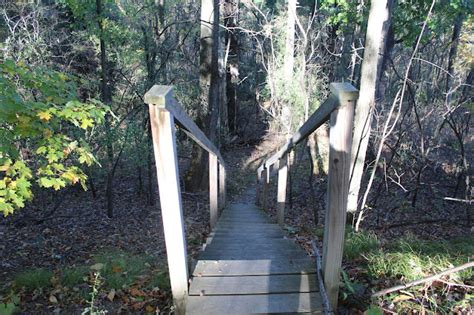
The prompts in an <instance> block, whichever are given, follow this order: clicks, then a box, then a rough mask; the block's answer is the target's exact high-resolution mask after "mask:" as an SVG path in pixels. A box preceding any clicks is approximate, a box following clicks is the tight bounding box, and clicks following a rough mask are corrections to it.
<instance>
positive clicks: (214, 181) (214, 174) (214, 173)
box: [209, 154, 219, 229]
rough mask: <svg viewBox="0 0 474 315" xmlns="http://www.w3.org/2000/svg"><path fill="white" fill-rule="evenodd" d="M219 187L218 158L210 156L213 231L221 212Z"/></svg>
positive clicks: (210, 201) (210, 199)
mask: <svg viewBox="0 0 474 315" xmlns="http://www.w3.org/2000/svg"><path fill="white" fill-rule="evenodd" d="M218 199H219V187H218V166H217V156H215V155H214V154H209V211H210V215H211V219H210V224H211V229H212V228H213V227H214V226H215V225H216V223H217V217H218V210H219V200H218Z"/></svg>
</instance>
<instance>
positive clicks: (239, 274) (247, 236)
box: [186, 203, 323, 314]
mask: <svg viewBox="0 0 474 315" xmlns="http://www.w3.org/2000/svg"><path fill="white" fill-rule="evenodd" d="M192 276H193V278H192V282H191V285H190V286H189V297H188V300H187V305H186V313H187V314H250V313H263V314H267V313H307V312H313V313H315V312H321V311H322V310H323V309H322V300H321V295H320V293H319V285H318V280H317V276H316V264H315V263H314V262H313V261H312V259H311V258H310V257H309V256H308V255H307V254H306V252H305V251H304V250H303V249H302V248H301V247H299V246H298V245H296V244H295V243H294V241H293V240H291V239H288V238H286V237H285V233H283V230H282V229H281V228H280V227H279V226H278V225H277V224H274V223H271V221H270V219H269V218H268V217H267V215H266V214H265V213H263V211H261V210H260V209H258V208H257V207H255V206H254V205H252V204H241V203H240V204H239V203H235V204H231V205H229V206H228V207H227V208H226V209H225V210H224V211H223V212H222V214H221V216H220V218H219V221H218V223H217V224H216V226H215V228H214V229H213V232H212V234H211V235H210V237H209V239H208V244H207V245H206V247H205V250H204V251H203V252H202V253H201V254H200V255H199V256H198V260H197V264H196V266H195V268H194V269H193V272H192Z"/></svg>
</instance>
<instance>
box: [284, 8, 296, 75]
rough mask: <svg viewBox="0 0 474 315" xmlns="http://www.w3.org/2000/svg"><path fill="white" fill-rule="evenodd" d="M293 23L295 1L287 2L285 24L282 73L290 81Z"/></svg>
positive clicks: (291, 73)
mask: <svg viewBox="0 0 474 315" xmlns="http://www.w3.org/2000/svg"><path fill="white" fill-rule="evenodd" d="M295 23H296V0H288V16H287V23H286V46H285V63H284V65H283V71H284V74H285V77H286V78H288V79H289V80H290V78H292V77H293V68H294V65H295Z"/></svg>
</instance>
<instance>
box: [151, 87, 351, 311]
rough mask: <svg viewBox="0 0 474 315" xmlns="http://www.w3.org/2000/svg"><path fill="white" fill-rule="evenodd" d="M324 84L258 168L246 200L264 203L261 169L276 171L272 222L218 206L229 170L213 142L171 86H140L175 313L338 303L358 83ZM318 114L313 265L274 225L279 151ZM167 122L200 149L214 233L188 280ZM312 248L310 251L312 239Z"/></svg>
mask: <svg viewBox="0 0 474 315" xmlns="http://www.w3.org/2000/svg"><path fill="white" fill-rule="evenodd" d="M330 90H331V94H330V95H329V97H328V98H327V99H326V100H325V101H324V102H323V103H322V104H321V105H320V106H319V107H318V109H317V110H316V111H315V112H314V113H313V114H312V115H311V116H310V117H309V118H308V119H307V120H306V121H305V122H304V124H303V125H302V126H301V127H300V128H299V129H298V130H297V131H296V132H295V133H294V134H293V136H292V137H291V138H290V139H289V140H288V141H287V142H286V143H285V144H284V145H283V146H282V147H280V148H279V149H278V150H277V151H276V153H274V154H273V155H272V156H271V157H269V158H267V159H266V160H265V161H264V162H263V163H262V165H261V166H260V167H259V168H258V170H257V191H256V196H252V197H253V198H252V199H253V200H255V202H256V203H257V204H259V205H262V207H263V209H266V208H267V206H268V201H269V200H268V199H269V198H267V195H268V187H269V184H270V178H271V177H272V176H274V175H278V189H277V191H278V195H277V221H278V223H279V225H276V224H273V223H272V222H270V220H269V218H268V217H267V216H266V215H265V214H264V213H263V212H262V211H260V210H259V209H258V208H257V207H256V206H254V205H253V204H251V203H250V202H245V203H240V204H239V203H236V204H232V205H230V206H228V207H225V204H226V176H227V171H228V169H227V166H226V164H225V162H224V159H223V157H222V155H221V153H220V152H219V150H218V149H217V148H216V147H215V145H214V144H213V143H212V142H211V141H210V140H209V139H208V138H207V137H206V135H205V134H204V133H203V132H202V130H200V129H199V127H198V126H197V125H196V124H195V123H194V122H193V120H192V119H191V118H190V117H189V116H188V115H187V114H186V112H185V111H184V109H183V107H182V106H181V105H180V104H179V103H178V102H177V101H176V100H175V99H174V97H173V89H172V87H171V86H158V85H155V86H153V87H152V88H151V89H150V90H149V91H148V92H147V93H146V94H145V96H144V101H145V103H146V104H148V108H149V113H150V126H151V131H152V137H153V148H154V154H155V163H156V173H157V177H158V188H159V194H160V205H161V217H162V220H163V232H164V236H165V244H166V254H167V260H168V269H169V274H170V283H171V291H172V294H173V302H174V313H175V314H178V315H181V314H185V313H188V314H249V313H320V312H325V313H330V312H331V309H334V310H337V302H338V292H339V286H340V281H339V280H340V272H341V263H342V251H343V247H344V231H345V230H344V229H345V220H346V208H347V197H348V194H349V177H350V176H349V175H350V174H349V173H350V160H351V142H352V126H353V114H354V104H355V101H356V100H357V97H358V91H357V90H356V89H355V88H354V87H353V86H352V85H350V84H348V83H331V85H330ZM327 121H329V122H330V123H329V125H330V132H329V142H330V150H329V169H328V188H327V189H328V191H327V204H326V211H325V223H324V238H323V255H322V262H321V261H320V259H319V254H318V255H317V257H318V259H317V268H316V264H315V263H314V262H313V261H312V260H311V258H310V257H309V256H308V255H307V254H306V253H305V252H304V251H303V250H302V249H301V248H299V247H298V246H297V245H296V244H295V243H294V242H293V241H292V240H290V239H288V238H286V237H285V234H284V233H283V230H282V229H281V228H280V226H283V225H284V221H285V206H286V190H287V189H286V183H287V172H288V156H289V154H290V153H291V152H292V150H294V149H295V146H296V145H298V144H299V143H304V140H305V139H307V138H308V137H309V136H310V135H311V134H312V133H313V132H314V131H315V130H316V129H317V128H319V127H320V126H322V125H323V124H324V123H325V122H327ZM176 126H179V127H180V129H181V130H182V131H184V132H185V133H186V134H187V135H188V136H189V137H190V138H191V139H193V140H194V141H195V142H196V143H197V144H198V145H199V146H201V147H202V148H203V149H204V150H206V151H207V152H208V153H209V201H210V205H209V215H210V220H209V221H210V226H211V228H212V230H213V232H212V234H211V235H210V237H209V239H208V241H207V246H206V247H205V250H204V251H203V252H202V253H201V254H200V255H199V257H198V261H197V263H196V265H195V266H194V268H191V273H192V274H191V285H189V283H190V281H189V280H190V277H189V270H190V269H189V268H188V255H187V250H186V247H187V246H186V238H185V235H186V234H185V227H184V222H185V220H184V215H183V207H182V202H181V187H180V178H179V163H178V154H177V147H176V134H175V133H176ZM255 197H256V198H255ZM241 200H249V198H242V199H241ZM224 208H225V209H224ZM222 209H224V210H223V212H222V215H221V216H220V217H219V210H222ZM314 250H315V252H316V251H317V247H316V246H314ZM316 279H317V280H316ZM320 289H321V290H320ZM323 305H324V307H323Z"/></svg>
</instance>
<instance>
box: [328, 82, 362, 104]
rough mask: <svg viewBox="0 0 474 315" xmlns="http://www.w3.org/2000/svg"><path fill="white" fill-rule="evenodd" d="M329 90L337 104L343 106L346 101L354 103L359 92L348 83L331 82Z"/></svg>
mask: <svg viewBox="0 0 474 315" xmlns="http://www.w3.org/2000/svg"><path fill="white" fill-rule="evenodd" d="M329 89H330V90H331V93H332V94H333V95H335V96H336V97H337V99H338V102H339V104H344V103H346V102H348V101H354V102H355V101H356V100H357V98H358V97H359V90H357V89H356V88H355V87H354V86H353V85H352V84H350V83H349V82H341V83H339V82H333V83H331V84H330V85H329Z"/></svg>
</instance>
